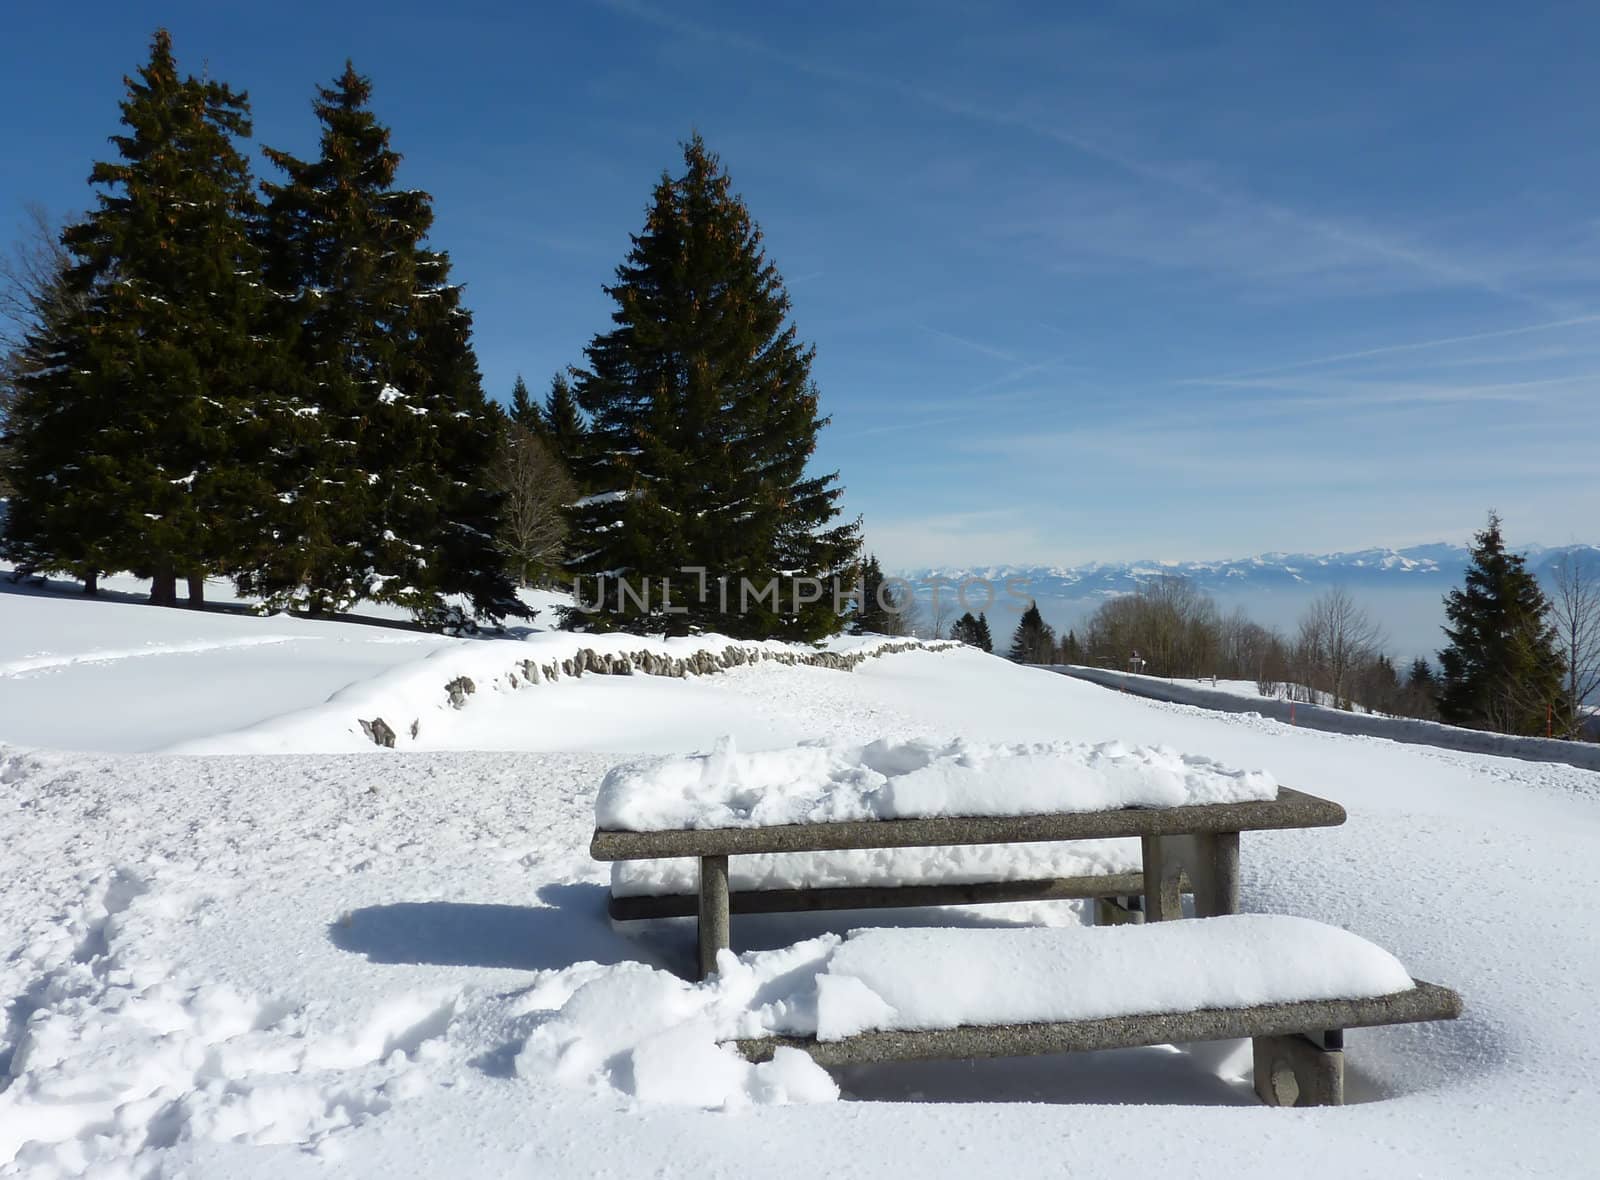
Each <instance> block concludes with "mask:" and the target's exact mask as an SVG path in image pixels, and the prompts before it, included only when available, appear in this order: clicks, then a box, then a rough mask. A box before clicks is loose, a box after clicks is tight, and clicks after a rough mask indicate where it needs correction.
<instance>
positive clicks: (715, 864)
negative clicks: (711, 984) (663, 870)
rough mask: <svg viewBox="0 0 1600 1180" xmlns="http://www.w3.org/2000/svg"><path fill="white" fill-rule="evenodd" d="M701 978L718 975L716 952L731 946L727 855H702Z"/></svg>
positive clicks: (699, 919) (699, 918) (700, 910)
mask: <svg viewBox="0 0 1600 1180" xmlns="http://www.w3.org/2000/svg"><path fill="white" fill-rule="evenodd" d="M697 925H698V928H699V942H700V946H699V951H700V960H699V967H700V978H701V979H705V978H707V977H708V976H711V975H714V974H716V970H717V952H718V951H719V950H724V949H726V948H727V947H729V946H731V945H732V942H731V939H730V932H729V928H728V858H727V857H726V856H702V857H701V858H700V908H699V916H698V918H697Z"/></svg>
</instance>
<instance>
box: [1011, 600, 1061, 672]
mask: <svg viewBox="0 0 1600 1180" xmlns="http://www.w3.org/2000/svg"><path fill="white" fill-rule="evenodd" d="M1055 653H1056V633H1055V629H1054V628H1053V627H1051V626H1050V624H1049V623H1047V622H1045V621H1044V616H1043V615H1041V614H1040V613H1039V604H1038V603H1037V602H1030V603H1028V609H1027V610H1025V611H1023V612H1022V618H1021V619H1020V620H1018V622H1017V629H1016V631H1015V632H1013V633H1012V636H1011V650H1010V651H1009V652H1008V653H1007V658H1009V659H1011V660H1012V661H1014V662H1015V663H1018V664H1048V663H1050V662H1051V661H1052V660H1054V659H1055Z"/></svg>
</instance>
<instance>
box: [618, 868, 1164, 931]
mask: <svg viewBox="0 0 1600 1180" xmlns="http://www.w3.org/2000/svg"><path fill="white" fill-rule="evenodd" d="M1143 891H1144V876H1143V874H1141V873H1107V874H1105V875H1103V876H1097V877H1054V878H1049V879H1043V880H1033V881H976V882H971V883H969V884H962V885H951V884H937V885H868V886H859V887H830V888H826V889H750V890H744V891H742V892H736V893H731V894H729V895H728V901H729V908H730V910H731V911H732V912H733V913H735V914H789V913H804V912H807V911H810V910H870V909H891V908H892V909H898V908H905V907H912V906H929V905H984V904H989V903H994V902H1007V901H1056V900H1060V899H1064V898H1080V897H1119V896H1123V895H1126V894H1132V893H1141V892H1143ZM607 910H608V912H609V913H610V915H611V917H612V918H614V919H616V920H617V921H619V922H631V921H635V920H638V919H642V918H688V917H693V916H694V914H695V913H696V911H697V899H696V897H695V895H694V894H692V893H677V894H657V895H651V896H634V897H612V898H611V900H610V902H609V903H608V905H607Z"/></svg>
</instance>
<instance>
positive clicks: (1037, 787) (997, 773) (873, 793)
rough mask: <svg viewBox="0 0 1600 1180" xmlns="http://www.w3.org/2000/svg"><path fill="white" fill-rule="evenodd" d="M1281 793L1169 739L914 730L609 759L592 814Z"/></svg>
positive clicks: (1105, 805)
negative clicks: (1010, 737) (617, 762)
mask: <svg viewBox="0 0 1600 1180" xmlns="http://www.w3.org/2000/svg"><path fill="white" fill-rule="evenodd" d="M1277 793H1278V784H1277V781H1276V780H1275V779H1274V778H1273V777H1272V775H1270V774H1268V773H1267V772H1266V771H1263V770H1238V769H1235V768H1233V767H1229V766H1224V765H1223V764H1221V763H1219V762H1214V761H1212V760H1211V759H1209V758H1202V757H1197V756H1194V755H1190V754H1181V753H1179V752H1178V751H1176V750H1173V749H1171V748H1169V747H1165V746H1138V747H1128V746H1124V745H1123V744H1122V743H1120V742H1104V743H1101V744H1099V745H1091V744H1089V743H1087V742H1070V741H1060V742H1036V743H1032V744H1027V745H990V744H981V743H976V742H968V741H965V740H963V739H959V738H958V739H956V740H954V741H940V740H934V739H927V738H920V739H912V740H908V741H889V740H881V741H876V742H872V743H870V744H867V745H848V744H842V743H833V744H829V743H823V742H815V743H808V744H805V745H800V746H793V747H789V748H786V749H779V750H762V751H757V752H754V753H741V752H740V751H738V750H735V749H734V748H733V742H732V740H731V739H724V740H723V741H722V742H720V743H718V745H717V748H716V749H714V750H713V751H711V752H710V753H709V754H697V755H693V756H690V757H686V758H685V757H675V758H655V759H650V760H646V761H639V762H633V763H628V764H625V765H622V766H619V767H617V768H615V769H614V770H612V771H611V773H610V774H608V775H607V776H606V778H605V781H604V782H603V783H602V784H601V786H600V791H599V794H598V796H597V798H596V799H595V821H596V827H598V828H600V829H602V830H606V831H632V832H659V831H675V830H685V829H688V830H704V829H714V828H765V827H776V826H782V825H789V824H825V823H840V822H849V821H858V820H904V819H933V818H943V817H952V816H1013V815H1016V816H1021V815H1047V814H1062V813H1073V812H1087V811H1110V810H1116V809H1120V808H1127V807H1182V806H1193V805H1197V804H1211V803H1242V802H1251V801H1261V800H1270V799H1274V798H1276V797H1277Z"/></svg>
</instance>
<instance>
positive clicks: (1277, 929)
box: [790, 914, 1412, 1041]
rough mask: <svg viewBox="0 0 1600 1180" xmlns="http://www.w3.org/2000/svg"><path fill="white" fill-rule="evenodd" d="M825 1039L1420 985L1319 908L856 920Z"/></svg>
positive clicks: (831, 971)
mask: <svg viewBox="0 0 1600 1180" xmlns="http://www.w3.org/2000/svg"><path fill="white" fill-rule="evenodd" d="M815 986H816V1010H815V1011H816V1014H815V1019H814V1021H813V1020H812V1019H811V1018H810V1014H809V1013H807V1014H806V1015H805V1016H803V1017H800V1018H798V1019H797V1020H795V1021H791V1022H790V1027H791V1028H793V1029H796V1030H798V1031H801V1032H804V1033H810V1034H814V1035H815V1036H816V1038H817V1040H819V1041H839V1040H843V1039H844V1038H846V1037H851V1036H855V1035H856V1034H858V1033H863V1032H874V1031H879V1032H907V1031H912V1030H923V1029H949V1028H958V1027H960V1026H962V1025H996V1024H1032V1023H1059V1022H1063V1021H1073V1020H1101V1019H1104V1018H1106V1017H1113V1016H1137V1015H1143V1014H1148V1013H1157V1012H1187V1011H1195V1010H1198V1009H1201V1008H1248V1007H1253V1006H1255V1005H1259V1004H1272V1003H1284V1002H1287V1001H1291V1000H1337V999H1346V1000H1348V999H1364V998H1370V997H1372V996H1386V995H1391V994H1393V993H1395V992H1403V991H1407V990H1409V989H1410V988H1411V986H1412V981H1411V976H1410V975H1409V974H1408V973H1407V972H1406V969H1405V968H1404V967H1403V966H1401V964H1400V961H1399V960H1398V959H1396V958H1395V957H1394V956H1393V955H1391V954H1390V953H1389V952H1388V951H1386V950H1383V949H1382V948H1381V947H1377V946H1374V945H1373V944H1372V943H1370V942H1368V941H1367V940H1366V939H1364V938H1361V937H1360V936H1359V935H1355V934H1351V933H1350V932H1349V931H1347V930H1341V929H1339V928H1338V927H1335V926H1328V925H1324V924H1323V923H1321V922H1315V921H1312V920H1311V919H1309V918H1296V917H1289V916H1286V915H1282V914H1234V915H1229V916H1227V917H1220V918H1202V919H1197V920H1194V921H1187V922H1160V923H1154V924H1151V925H1148V926H1142V927H1141V926H1111V927H1093V926H1068V927H1024V928H1011V929H940V928H919V929H895V928H883V929H868V930H856V931H852V932H851V933H850V935H849V936H848V937H847V938H845V939H844V941H843V942H842V943H840V944H839V946H838V947H837V948H836V949H834V951H833V952H832V953H831V954H830V955H829V956H828V959H827V962H826V964H825V966H824V968H823V970H822V971H821V972H820V973H819V974H818V975H817V977H816V985H815Z"/></svg>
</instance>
